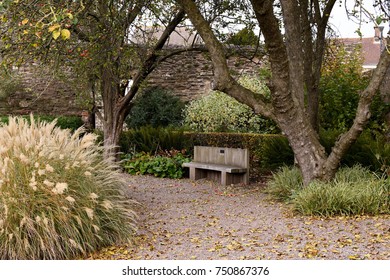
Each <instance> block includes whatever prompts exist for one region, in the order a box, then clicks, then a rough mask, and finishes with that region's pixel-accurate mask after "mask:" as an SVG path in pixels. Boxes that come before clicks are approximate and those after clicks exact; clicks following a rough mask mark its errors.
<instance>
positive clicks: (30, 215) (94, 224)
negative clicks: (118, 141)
mask: <svg viewBox="0 0 390 280" xmlns="http://www.w3.org/2000/svg"><path fill="white" fill-rule="evenodd" d="M82 133H83V130H81V129H79V130H77V131H76V132H75V133H74V134H71V133H70V131H69V130H62V129H60V128H58V127H55V122H51V123H45V122H38V121H35V120H34V119H33V117H31V119H30V123H28V122H27V121H26V120H25V119H23V118H10V119H9V124H8V125H4V126H2V127H0V167H1V170H0V258H1V259H69V258H73V257H76V256H79V255H83V254H87V253H89V252H92V251H94V250H97V249H98V248H100V247H102V246H109V245H112V244H113V243H116V242H125V241H128V240H129V238H131V237H132V234H133V232H134V230H135V221H134V219H135V214H134V212H133V211H132V210H131V208H132V207H133V202H131V201H129V200H128V199H127V198H125V197H124V195H123V191H124V187H125V186H126V185H125V182H124V180H123V177H122V175H121V173H120V172H119V171H118V170H119V169H118V166H117V165H116V164H114V163H113V161H111V160H104V159H103V158H102V149H103V148H101V147H99V146H98V145H96V143H95V140H96V136H95V135H93V134H85V135H84V136H83V137H81V134H82Z"/></svg>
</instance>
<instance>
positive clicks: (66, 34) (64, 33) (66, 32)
mask: <svg viewBox="0 0 390 280" xmlns="http://www.w3.org/2000/svg"><path fill="white" fill-rule="evenodd" d="M61 38H62V39H64V40H68V39H69V38H70V31H69V30H68V29H62V30H61Z"/></svg>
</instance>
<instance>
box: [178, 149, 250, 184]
mask: <svg viewBox="0 0 390 280" xmlns="http://www.w3.org/2000/svg"><path fill="white" fill-rule="evenodd" d="M183 167H189V168H190V179H192V180H198V179H202V178H207V179H211V180H214V181H220V182H221V184H222V185H223V186H226V185H231V184H239V183H243V184H248V183H249V153H248V150H247V149H234V148H220V147H206V146H195V147H194V160H193V161H192V162H187V163H184V164H183Z"/></svg>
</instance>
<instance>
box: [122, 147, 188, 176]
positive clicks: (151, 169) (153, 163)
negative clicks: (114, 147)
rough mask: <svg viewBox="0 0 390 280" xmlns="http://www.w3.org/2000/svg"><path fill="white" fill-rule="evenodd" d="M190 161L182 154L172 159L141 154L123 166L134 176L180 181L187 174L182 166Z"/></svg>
mask: <svg viewBox="0 0 390 280" xmlns="http://www.w3.org/2000/svg"><path fill="white" fill-rule="evenodd" d="M189 161H190V160H189V159H188V158H186V157H185V156H184V155H182V154H181V153H177V154H175V155H174V156H172V157H166V156H161V155H157V156H151V155H149V154H147V153H139V154H135V155H134V156H131V157H130V158H129V159H127V160H124V163H123V165H124V168H125V170H126V171H127V172H128V173H130V174H132V175H135V174H141V175H145V174H151V175H154V176H156V177H162V178H173V179H178V178H182V177H183V175H184V172H185V171H184V169H183V168H182V164H183V163H184V162H189Z"/></svg>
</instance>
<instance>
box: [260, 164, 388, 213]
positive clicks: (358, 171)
mask: <svg viewBox="0 0 390 280" xmlns="http://www.w3.org/2000/svg"><path fill="white" fill-rule="evenodd" d="M267 192H268V193H270V194H271V195H272V196H273V197H275V198H277V199H278V200H282V201H285V202H288V203H290V204H291V205H292V207H293V209H294V210H296V211H297V212H299V213H301V214H304V215H318V216H336V215H350V216H353V215H378V214H389V213H390V178H388V177H386V176H385V175H383V176H379V175H377V174H375V173H373V172H371V171H370V170H369V169H367V168H364V167H362V166H360V165H355V166H353V167H343V168H341V169H340V170H339V171H338V172H337V173H336V176H335V178H334V179H333V180H332V181H330V182H320V181H314V182H312V183H311V184H309V185H308V186H306V187H303V182H302V176H301V174H300V172H299V170H298V169H297V168H296V167H292V168H290V167H283V168H282V169H280V171H279V172H277V173H275V174H274V176H273V179H272V180H271V181H270V182H269V183H268V188H267Z"/></svg>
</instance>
